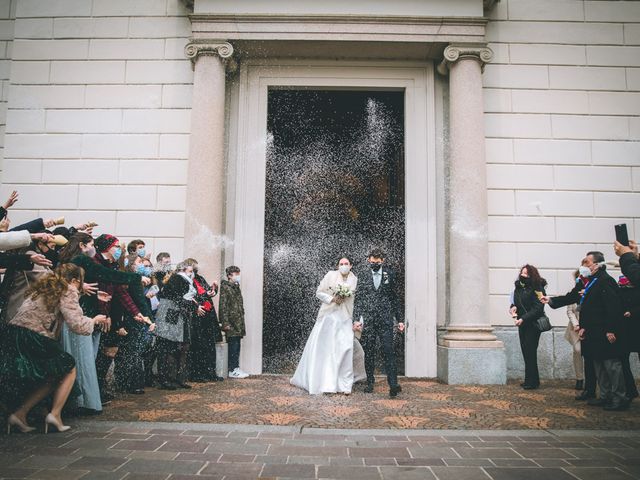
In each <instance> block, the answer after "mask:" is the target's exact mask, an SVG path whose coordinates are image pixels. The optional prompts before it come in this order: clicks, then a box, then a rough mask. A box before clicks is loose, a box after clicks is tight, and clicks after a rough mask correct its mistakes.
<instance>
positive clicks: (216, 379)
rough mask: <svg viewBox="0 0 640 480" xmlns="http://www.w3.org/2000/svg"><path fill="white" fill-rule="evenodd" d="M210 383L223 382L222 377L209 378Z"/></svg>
mask: <svg viewBox="0 0 640 480" xmlns="http://www.w3.org/2000/svg"><path fill="white" fill-rule="evenodd" d="M211 381H212V382H224V377H219V376H217V375H216V376H215V377H212V378H211Z"/></svg>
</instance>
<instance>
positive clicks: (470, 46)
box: [438, 43, 493, 75]
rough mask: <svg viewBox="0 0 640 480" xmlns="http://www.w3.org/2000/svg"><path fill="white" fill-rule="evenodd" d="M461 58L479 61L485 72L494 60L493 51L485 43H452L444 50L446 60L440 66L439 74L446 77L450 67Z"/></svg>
mask: <svg viewBox="0 0 640 480" xmlns="http://www.w3.org/2000/svg"><path fill="white" fill-rule="evenodd" d="M461 58H472V59H474V60H477V61H478V62H479V63H480V68H481V69H482V70H483V71H484V66H485V64H486V63H489V62H490V61H491V60H492V59H493V50H491V49H490V48H489V47H487V46H486V45H485V44H484V43H452V44H451V45H449V46H448V47H447V48H445V49H444V59H443V60H442V62H440V64H439V65H438V73H439V74H441V75H446V74H447V73H448V72H449V67H450V65H451V64H452V63H456V62H457V61H458V60H460V59H461Z"/></svg>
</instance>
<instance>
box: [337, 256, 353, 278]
mask: <svg viewBox="0 0 640 480" xmlns="http://www.w3.org/2000/svg"><path fill="white" fill-rule="evenodd" d="M338 271H339V272H340V273H341V274H342V275H347V274H348V273H349V272H350V271H351V262H350V261H349V259H348V258H341V259H340V262H339V263H338Z"/></svg>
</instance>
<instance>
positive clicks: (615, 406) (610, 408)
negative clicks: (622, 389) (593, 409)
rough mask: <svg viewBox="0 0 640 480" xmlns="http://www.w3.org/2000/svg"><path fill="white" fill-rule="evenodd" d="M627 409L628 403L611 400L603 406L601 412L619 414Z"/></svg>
mask: <svg viewBox="0 0 640 480" xmlns="http://www.w3.org/2000/svg"><path fill="white" fill-rule="evenodd" d="M628 409H629V402H625V401H624V400H618V401H616V400H613V401H611V402H609V403H607V404H605V405H604V407H603V410H606V411H607V412H621V411H623V410H628Z"/></svg>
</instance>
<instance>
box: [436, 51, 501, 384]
mask: <svg viewBox="0 0 640 480" xmlns="http://www.w3.org/2000/svg"><path fill="white" fill-rule="evenodd" d="M492 56H493V52H492V51H491V49H489V48H488V47H487V46H486V45H484V44H475V43H474V44H452V45H449V46H448V47H447V48H446V49H445V51H444V60H443V61H442V63H441V64H440V65H439V67H438V71H439V72H440V73H448V74H449V98H450V109H449V110H450V125H449V131H450V143H449V151H450V159H449V182H450V183H449V285H450V290H449V295H450V297H449V324H448V325H447V332H446V334H445V335H443V336H442V338H441V339H440V341H439V345H438V376H439V377H440V378H442V379H443V380H445V381H447V382H448V383H505V382H506V360H505V354H504V346H503V344H502V342H501V341H499V340H497V338H496V336H495V335H494V334H493V328H492V326H491V320H490V318H489V259H488V258H489V251H488V210H487V179H486V162H485V144H484V143H485V142H484V113H483V111H484V109H483V102H482V70H483V66H484V64H485V63H486V62H489V61H490V60H491V58H492Z"/></svg>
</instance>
